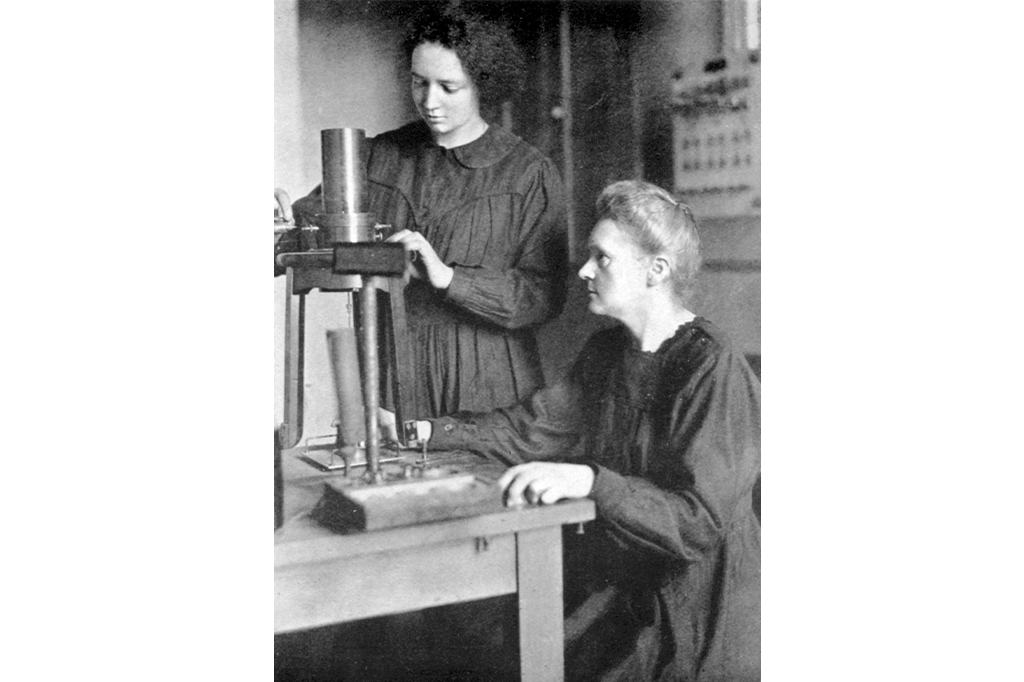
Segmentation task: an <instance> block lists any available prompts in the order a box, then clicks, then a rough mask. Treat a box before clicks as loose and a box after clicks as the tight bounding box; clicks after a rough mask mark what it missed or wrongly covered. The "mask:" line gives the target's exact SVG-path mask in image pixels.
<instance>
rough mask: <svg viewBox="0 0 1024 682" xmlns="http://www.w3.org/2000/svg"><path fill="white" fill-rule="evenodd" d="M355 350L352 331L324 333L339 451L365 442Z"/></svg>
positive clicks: (361, 398) (334, 330) (354, 334)
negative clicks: (335, 400)
mask: <svg viewBox="0 0 1024 682" xmlns="http://www.w3.org/2000/svg"><path fill="white" fill-rule="evenodd" d="M358 347H359V344H358V343H357V342H356V330H355V329H352V328H344V329H328V330H327V355H328V358H329V359H330V361H331V374H332V376H333V377H334V392H335V394H336V395H337V397H338V434H339V436H340V440H341V442H340V443H339V445H341V446H342V447H352V448H355V447H356V446H358V445H359V441H361V440H364V438H365V428H366V424H365V419H364V411H363V396H362V389H361V388H360V387H361V386H362V384H363V382H362V380H361V378H360V376H359V355H358V354H357V353H358V351H357V349H358Z"/></svg>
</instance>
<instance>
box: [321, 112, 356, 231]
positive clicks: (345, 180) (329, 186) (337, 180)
mask: <svg viewBox="0 0 1024 682" xmlns="http://www.w3.org/2000/svg"><path fill="white" fill-rule="evenodd" d="M365 139H366V133H365V132H364V131H363V130H361V129H359V128H329V129H327V130H321V131H320V153H321V161H322V163H323V186H322V197H323V207H324V213H325V214H327V215H339V214H346V213H347V214H355V213H362V212H363V210H364V209H363V206H364V204H365V191H366V166H365V165H364V164H363V159H362V147H363V142H364V141H365Z"/></svg>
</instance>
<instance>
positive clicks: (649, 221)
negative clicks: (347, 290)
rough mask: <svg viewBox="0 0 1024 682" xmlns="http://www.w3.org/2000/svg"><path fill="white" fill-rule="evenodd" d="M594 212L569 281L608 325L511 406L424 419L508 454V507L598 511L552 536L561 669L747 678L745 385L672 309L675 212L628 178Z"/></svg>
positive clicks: (697, 328) (692, 257) (756, 445)
mask: <svg viewBox="0 0 1024 682" xmlns="http://www.w3.org/2000/svg"><path fill="white" fill-rule="evenodd" d="M597 210H598V216H599V220H598V222H597V224H596V226H595V227H594V230H593V232H592V234H591V236H590V239H589V250H590V258H589V260H588V261H587V262H586V264H585V265H583V267H582V268H581V269H580V271H579V276H580V277H581V278H583V279H584V280H585V281H586V282H587V288H588V290H589V308H590V310H591V311H592V312H594V313H597V314H599V315H607V316H609V317H611V318H614V319H615V320H618V321H619V322H620V323H621V326H619V327H616V328H612V329H609V330H605V331H602V332H599V333H597V334H596V335H594V336H593V337H592V338H591V339H590V341H589V342H588V343H587V345H586V346H585V347H584V349H583V351H582V353H581V354H580V356H579V359H578V360H577V362H576V364H575V366H574V367H573V369H572V370H571V372H570V373H569V374H568V376H567V377H566V378H565V379H564V380H562V381H561V382H559V383H558V384H556V385H554V386H551V387H549V388H545V389H542V390H540V391H538V392H537V393H536V394H534V395H533V396H532V397H531V398H530V399H528V400H527V401H523V402H521V403H520V404H518V405H517V406H515V407H510V408H505V409H499V410H496V411H493V412H490V413H477V414H468V413H463V414H459V415H453V416H451V417H446V418H441V419H434V420H429V421H424V422H422V423H421V425H422V426H423V427H424V431H428V432H430V434H431V435H430V446H431V448H432V449H471V450H474V451H476V452H479V453H481V454H484V455H486V456H490V457H494V458H497V459H499V460H501V461H503V462H506V463H508V464H513V465H514V466H512V468H510V469H509V470H508V471H507V472H506V473H505V474H504V475H503V476H502V478H501V479H500V480H499V485H501V486H502V488H503V490H504V494H505V497H506V501H507V503H508V504H509V505H518V504H551V503H554V502H557V501H558V500H561V499H566V498H580V497H590V498H591V499H593V500H594V502H595V504H596V508H597V518H596V520H595V521H594V522H592V523H591V524H590V525H589V527H588V528H587V529H586V532H585V533H584V534H583V535H577V534H575V533H571V534H566V551H565V576H566V577H565V600H566V626H565V628H566V673H567V676H568V677H569V678H570V679H578V680H629V681H633V680H729V681H730V682H736V681H742V680H755V679H759V676H760V542H761V540H760V537H761V536H760V524H759V522H758V521H757V519H756V518H755V516H754V513H753V510H752V508H751V494H752V489H753V486H754V483H755V481H756V480H757V478H758V474H759V470H760V384H759V382H758V380H757V378H756V377H755V375H754V373H753V371H752V370H751V369H750V367H749V366H748V365H747V363H746V361H745V360H744V359H743V356H742V355H741V354H740V353H739V352H737V351H736V350H735V349H734V348H733V347H732V346H731V345H730V343H729V342H728V340H727V339H726V338H725V337H724V335H723V334H722V332H721V331H719V330H718V329H717V328H716V327H714V326H713V325H712V324H711V323H710V322H708V321H706V320H704V319H703V318H700V317H697V316H695V315H694V314H693V313H692V312H690V310H688V309H687V308H686V305H685V301H686V296H687V292H688V291H689V289H690V286H691V284H692V283H693V280H694V277H695V276H696V274H697V271H698V269H699V267H700V256H699V251H698V237H697V232H696V225H695V223H694V220H693V217H692V214H691V213H690V211H689V209H688V208H687V207H686V206H684V205H682V204H679V203H677V202H676V201H675V200H674V199H673V198H672V197H671V195H669V194H668V193H667V192H665V191H664V190H662V189H660V188H658V187H655V186H654V185H650V184H648V183H644V182H638V181H625V182H618V183H615V184H613V185H611V186H609V187H608V188H606V189H605V190H604V192H603V193H602V194H601V196H600V198H599V199H598V201H597ZM392 422H393V419H392ZM578 445H582V448H577V449H576V450H573V448H574V446H578ZM570 452H572V453H577V454H574V455H569V456H567V453H570Z"/></svg>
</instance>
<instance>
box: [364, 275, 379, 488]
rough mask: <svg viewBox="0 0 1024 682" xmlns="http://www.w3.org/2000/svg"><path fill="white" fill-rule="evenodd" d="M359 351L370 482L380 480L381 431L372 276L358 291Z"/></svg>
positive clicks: (367, 278) (375, 288)
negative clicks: (378, 410) (361, 356)
mask: <svg viewBox="0 0 1024 682" xmlns="http://www.w3.org/2000/svg"><path fill="white" fill-rule="evenodd" d="M359 317H360V322H361V327H362V328H361V330H360V332H361V339H360V340H361V341H362V343H361V348H360V350H361V352H362V354H363V373H364V376H363V405H364V406H365V408H366V461H367V465H368V466H367V477H368V478H369V479H370V480H371V481H373V482H379V481H380V480H382V479H383V477H382V475H381V473H380V432H379V429H378V427H377V407H378V405H379V404H380V396H379V386H380V358H379V357H378V356H377V286H376V284H375V283H374V280H373V277H370V276H364V277H363V288H362V289H360V290H359Z"/></svg>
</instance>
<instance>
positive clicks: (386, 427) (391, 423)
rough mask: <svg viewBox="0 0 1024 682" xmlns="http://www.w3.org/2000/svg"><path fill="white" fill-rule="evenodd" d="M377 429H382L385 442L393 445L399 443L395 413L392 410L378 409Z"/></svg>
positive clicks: (381, 432)
mask: <svg viewBox="0 0 1024 682" xmlns="http://www.w3.org/2000/svg"><path fill="white" fill-rule="evenodd" d="M377 428H379V429H380V434H381V436H383V437H384V439H385V440H387V441H389V442H391V443H397V442H398V427H397V426H396V425H395V413H394V412H392V411H391V410H385V409H384V408H383V407H378V408H377Z"/></svg>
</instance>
